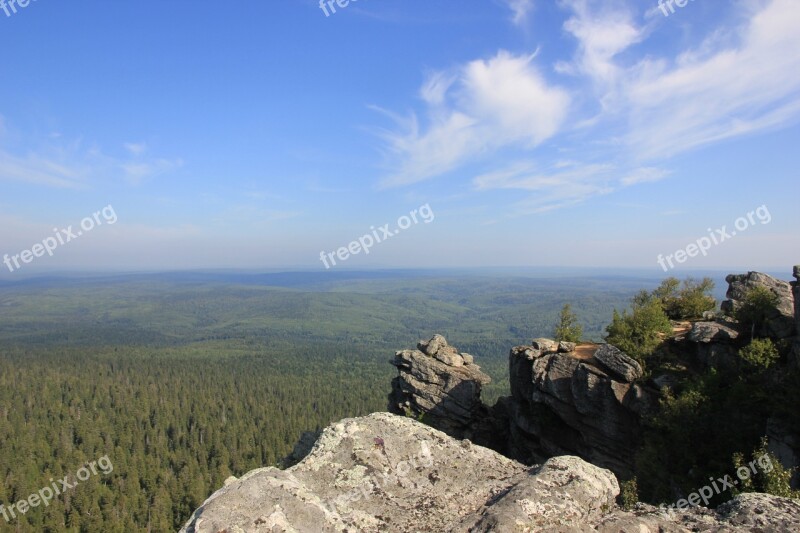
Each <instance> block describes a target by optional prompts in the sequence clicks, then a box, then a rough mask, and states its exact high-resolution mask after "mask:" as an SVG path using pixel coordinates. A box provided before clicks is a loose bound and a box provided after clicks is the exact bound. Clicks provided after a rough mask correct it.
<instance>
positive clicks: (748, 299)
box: [734, 287, 778, 339]
mask: <svg viewBox="0 0 800 533" xmlns="http://www.w3.org/2000/svg"><path fill="white" fill-rule="evenodd" d="M777 305H778V296H777V295H776V294H775V293H773V292H772V291H771V290H769V289H767V288H766V287H753V288H751V289H749V290H748V291H747V293H745V296H744V298H743V299H742V304H741V306H740V307H739V308H738V309H737V310H736V311H735V312H734V317H735V318H736V320H738V321H739V322H740V323H741V324H742V325H744V326H749V327H750V328H751V330H750V338H751V339H752V338H755V334H756V330H757V329H758V328H760V327H761V326H763V325H764V323H765V322H766V321H767V318H769V315H770V314H771V312H772V310H773V309H774V308H775V306H777Z"/></svg>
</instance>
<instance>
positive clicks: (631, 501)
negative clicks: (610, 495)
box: [619, 478, 639, 511]
mask: <svg viewBox="0 0 800 533" xmlns="http://www.w3.org/2000/svg"><path fill="white" fill-rule="evenodd" d="M619 488H620V491H619V505H620V507H622V508H623V509H624V510H626V511H630V510H631V509H633V508H634V507H635V506H636V504H637V503H638V502H639V487H638V486H637V484H636V478H633V479H629V480H627V481H623V482H622V483H620V484H619Z"/></svg>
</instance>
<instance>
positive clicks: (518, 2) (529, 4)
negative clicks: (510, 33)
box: [506, 0, 534, 26]
mask: <svg viewBox="0 0 800 533" xmlns="http://www.w3.org/2000/svg"><path fill="white" fill-rule="evenodd" d="M506 2H507V3H508V7H509V9H511V12H512V13H513V15H514V16H513V17H512V18H511V20H512V21H513V22H514V24H516V25H517V26H519V25H521V24H524V23H525V22H526V21H527V20H528V15H529V14H530V13H531V11H533V8H534V3H533V0H506Z"/></svg>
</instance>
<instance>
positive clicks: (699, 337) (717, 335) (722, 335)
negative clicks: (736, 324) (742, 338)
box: [687, 322, 739, 344]
mask: <svg viewBox="0 0 800 533" xmlns="http://www.w3.org/2000/svg"><path fill="white" fill-rule="evenodd" d="M738 337H739V332H738V331H736V330H735V329H733V327H731V324H726V323H723V322H695V323H694V324H692V330H691V331H690V332H689V335H688V336H687V339H688V340H690V341H691V342H698V343H703V344H708V343H711V342H728V341H733V340H736V339H737V338H738Z"/></svg>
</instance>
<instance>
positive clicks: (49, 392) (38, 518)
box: [0, 275, 657, 532]
mask: <svg viewBox="0 0 800 533" xmlns="http://www.w3.org/2000/svg"><path fill="white" fill-rule="evenodd" d="M656 284H657V280H642V279H638V278H632V279H623V278H613V279H604V278H597V279H587V278H583V279H581V280H580V281H578V280H575V279H567V278H556V279H535V278H524V277H516V278H514V277H508V278H504V277H499V276H471V277H469V276H465V277H462V278H454V277H453V276H449V277H446V278H445V277H436V276H422V275H420V276H412V277H410V276H399V275H398V276H387V277H382V278H380V279H372V278H370V277H369V276H364V277H360V278H359V277H358V276H353V277H352V278H350V279H338V280H334V281H326V280H318V279H317V278H315V277H313V276H305V277H303V276H291V275H285V276H283V277H272V278H270V277H267V278H254V279H249V278H248V279H246V280H242V279H235V280H232V279H206V278H202V277H201V278H199V279H198V278H194V277H191V276H187V279H184V278H181V277H180V276H177V275H164V276H150V277H146V276H144V277H143V276H130V277H124V276H120V277H115V278H101V279H95V278H87V279H77V280H45V281H41V282H27V283H20V284H7V285H4V286H2V287H0V450H2V453H0V476H2V482H0V504H3V505H5V507H6V508H8V507H9V506H11V505H13V504H14V503H15V502H18V501H20V500H22V499H25V498H28V496H29V495H30V494H33V493H37V492H38V491H39V490H40V489H42V488H43V487H47V486H49V485H51V481H50V480H51V478H52V479H54V480H58V479H61V478H63V477H64V476H67V475H71V476H73V477H72V478H71V479H73V480H74V474H75V472H77V471H78V470H79V469H81V468H82V467H84V466H86V465H87V464H89V463H91V462H92V461H97V460H98V458H100V457H104V456H107V457H108V460H110V462H111V463H113V471H111V472H110V473H108V474H103V473H102V472H98V474H97V475H92V476H91V477H89V478H88V479H86V480H85V481H80V483H77V484H76V486H75V487H74V488H71V489H70V490H65V491H64V492H63V493H62V494H60V495H58V496H57V497H55V498H53V499H52V501H50V502H49V504H48V505H47V506H44V505H39V506H38V507H35V508H31V509H28V510H27V511H26V512H25V513H24V514H19V513H18V514H17V516H16V517H15V518H13V519H12V518H11V516H10V515H9V520H8V521H7V520H5V519H4V518H3V517H2V515H0V530H2V531H52V532H55V531H76V532H77V531H86V532H90V531H91V532H94V531H174V530H175V529H177V528H179V527H180V526H181V525H182V524H183V523H184V522H185V520H186V519H187V518H188V517H189V515H190V514H191V512H193V510H194V509H195V508H197V507H198V506H199V505H200V504H202V502H203V501H204V500H205V499H206V498H207V497H208V496H209V495H210V494H211V493H212V492H213V491H214V490H216V489H218V488H219V487H221V486H222V485H223V483H224V481H225V479H226V478H227V477H228V476H231V475H234V476H240V475H242V474H244V473H246V472H247V471H249V470H252V469H254V468H258V467H262V466H268V465H280V463H281V460H282V458H284V457H285V456H286V455H287V454H288V453H289V452H290V451H291V449H292V447H293V445H294V444H295V442H296V441H297V439H298V437H299V436H300V434H301V433H302V432H303V431H307V430H315V429H317V428H321V427H325V426H326V425H328V424H329V423H330V422H333V421H336V420H339V419H341V418H345V417H352V416H360V415H364V414H368V413H371V412H375V411H384V410H385V409H386V404H387V394H388V393H389V390H390V381H391V379H392V377H394V375H395V373H396V369H394V368H393V367H392V366H391V365H389V364H388V361H389V360H390V359H391V357H392V355H393V354H394V351H395V350H399V349H404V348H411V347H414V345H415V344H416V342H417V341H418V340H419V339H423V338H429V337H430V336H431V335H432V334H434V333H441V334H443V335H445V336H446V337H447V338H448V340H449V341H450V342H451V344H453V345H455V346H457V347H458V348H459V349H460V350H462V351H466V352H469V353H472V354H474V355H475V356H476V359H477V361H476V362H477V363H478V364H479V365H481V367H482V368H483V369H484V370H485V371H486V372H487V373H489V374H490V375H491V376H493V383H492V384H490V385H489V386H488V387H487V388H486V389H485V391H484V399H485V401H486V402H488V403H493V402H494V400H495V399H496V398H497V397H499V396H501V395H504V394H507V393H508V360H507V354H508V351H509V349H510V348H511V347H512V346H514V345H518V344H523V343H526V342H529V341H530V339H531V338H533V337H538V336H551V335H553V330H554V325H555V324H556V322H557V321H558V317H559V313H560V311H561V309H562V306H563V305H564V304H565V303H567V302H569V303H570V304H571V306H572V310H573V311H574V312H575V314H576V315H577V317H578V320H579V321H580V324H581V325H582V326H583V329H584V337H585V338H590V339H595V340H599V339H600V338H601V337H602V335H603V334H604V330H605V327H606V326H607V325H608V323H609V321H610V319H611V317H612V314H613V309H614V308H615V307H617V308H621V307H624V306H625V305H626V302H627V301H628V300H629V299H630V297H631V296H632V295H633V294H634V293H635V292H636V291H637V290H639V289H641V288H642V287H645V288H652V287H653V286H655V285H656Z"/></svg>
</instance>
